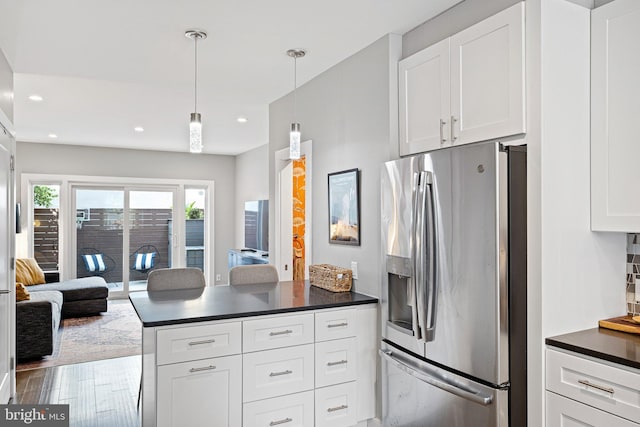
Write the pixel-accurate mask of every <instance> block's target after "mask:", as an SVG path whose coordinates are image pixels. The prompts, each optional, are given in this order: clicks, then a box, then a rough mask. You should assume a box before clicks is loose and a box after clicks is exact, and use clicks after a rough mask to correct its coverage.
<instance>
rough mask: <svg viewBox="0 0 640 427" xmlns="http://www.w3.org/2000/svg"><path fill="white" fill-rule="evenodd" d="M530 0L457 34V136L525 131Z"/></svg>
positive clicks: (480, 137)
mask: <svg viewBox="0 0 640 427" xmlns="http://www.w3.org/2000/svg"><path fill="white" fill-rule="evenodd" d="M524 54H525V51H524V3H523V2H521V3H519V4H516V5H514V6H512V7H510V8H508V9H505V10H504V11H502V12H500V13H497V14H496V15H494V16H492V17H490V18H488V19H485V20H484V21H482V22H479V23H478V24H476V25H474V26H472V27H469V28H467V29H466V30H464V31H461V32H460V33H458V34H456V35H454V36H452V37H451V116H452V118H451V120H452V123H451V126H452V131H451V138H452V140H453V141H452V142H453V144H454V145H455V144H467V143H470V142H476V141H484V140H488V139H495V138H500V137H503V136H508V135H515V134H519V133H523V132H525V96H524V94H525V68H524Z"/></svg>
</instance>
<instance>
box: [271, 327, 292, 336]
mask: <svg viewBox="0 0 640 427" xmlns="http://www.w3.org/2000/svg"><path fill="white" fill-rule="evenodd" d="M292 333H293V331H292V330H291V329H285V330H284V331H276V332H269V336H270V337H276V336H278V335H288V334H292Z"/></svg>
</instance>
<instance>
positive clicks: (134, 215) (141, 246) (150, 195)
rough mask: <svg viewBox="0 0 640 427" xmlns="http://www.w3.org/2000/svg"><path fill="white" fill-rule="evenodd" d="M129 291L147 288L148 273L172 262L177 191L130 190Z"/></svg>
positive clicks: (167, 266)
mask: <svg viewBox="0 0 640 427" xmlns="http://www.w3.org/2000/svg"><path fill="white" fill-rule="evenodd" d="M128 195H129V227H128V228H129V250H128V252H127V253H128V254H129V291H139V290H142V291H143V290H146V289H147V276H148V274H149V272H150V271H151V270H153V269H156V268H169V267H171V266H172V262H171V258H172V256H173V254H172V251H171V246H172V245H171V240H172V238H171V233H172V230H171V224H172V222H173V208H172V206H173V205H174V198H175V191H161V190H144V191H142V190H129V191H128Z"/></svg>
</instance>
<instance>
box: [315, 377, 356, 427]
mask: <svg viewBox="0 0 640 427" xmlns="http://www.w3.org/2000/svg"><path fill="white" fill-rule="evenodd" d="M356 408H357V404H356V383H355V382H350V383H346V384H340V385H334V386H331V387H324V388H319V389H316V427H323V426H327V427H343V426H345V427H346V426H352V425H355V424H356V421H357V417H356Z"/></svg>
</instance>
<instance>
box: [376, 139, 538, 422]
mask: <svg viewBox="0 0 640 427" xmlns="http://www.w3.org/2000/svg"><path fill="white" fill-rule="evenodd" d="M381 181H382V248H383V259H382V266H383V267H382V270H383V272H382V293H381V295H382V298H381V299H382V316H381V319H382V338H383V339H382V343H381V349H380V356H381V360H382V374H383V375H382V383H383V391H382V406H383V408H382V411H383V414H382V416H383V425H385V426H416V427H418V426H419V427H432V426H433V427H485V426H487V427H488V426H500V427H505V426H511V427H525V426H526V425H527V422H526V420H527V396H526V382H527V379H526V378H527V377H526V329H527V326H526V317H527V314H526V287H527V283H526V147H525V146H510V147H504V146H502V145H501V144H500V143H497V142H489V143H479V144H472V145H466V146H459V147H451V148H445V149H441V150H437V151H433V152H430V153H426V154H421V155H417V156H414V157H409V158H404V159H400V160H397V161H392V162H388V163H386V164H384V165H383V168H382V174H381Z"/></svg>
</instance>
